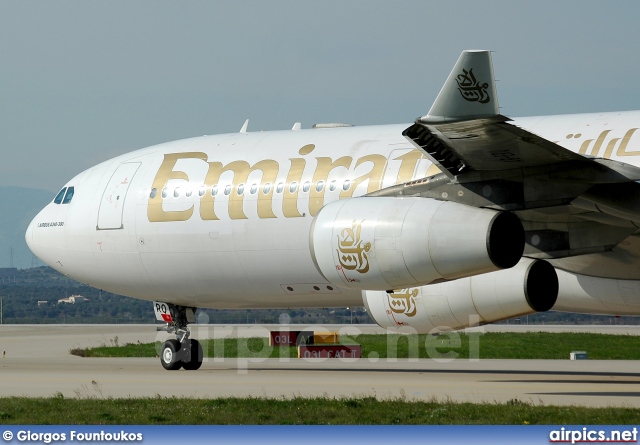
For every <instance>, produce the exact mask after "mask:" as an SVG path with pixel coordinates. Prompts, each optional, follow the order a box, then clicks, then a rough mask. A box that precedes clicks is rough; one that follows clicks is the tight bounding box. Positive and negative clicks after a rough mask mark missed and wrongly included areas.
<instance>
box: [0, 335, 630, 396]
mask: <svg viewBox="0 0 640 445" xmlns="http://www.w3.org/2000/svg"><path fill="white" fill-rule="evenodd" d="M266 328H270V327H266ZM266 328H265V327H252V326H232V327H230V326H216V325H208V326H200V327H198V329H197V330H196V332H195V335H194V337H195V338H206V337H233V336H240V337H243V336H244V337H249V336H255V335H260V334H261V333H262V334H264V332H267V331H268V329H266ZM292 328H295V327H293V326H292ZM323 328H324V329H325V330H340V329H342V332H343V333H346V334H349V333H351V335H353V333H357V332H364V333H369V332H380V331H381V330H380V329H379V328H377V327H375V326H368V325H367V326H363V325H353V326H351V325H349V326H324V327H323ZM154 329H155V327H154V326H153V325H3V326H0V353H4V356H3V357H0V397H6V396H27V397H49V396H52V395H55V394H57V393H61V394H63V395H64V396H65V397H81V398H88V397H96V398H101V397H155V396H176V397H197V398H209V397H229V396H236V397H243V396H253V397H278V398H281V397H287V398H289V397H296V396H302V397H307V396H310V397H312V396H323V395H325V396H328V397H351V396H375V397H378V398H380V399H386V398H398V397H402V398H406V399H407V400H412V399H416V400H432V399H437V400H454V401H460V402H463V401H465V402H466V401H468V402H507V401H509V400H514V399H518V400H520V401H528V402H532V403H535V404H545V405H584V406H627V407H640V361H605V360H576V361H571V360H568V359H567V360H484V359H483V360H477V361H473V360H451V361H447V360H433V359H397V360H386V359H384V360H383V359H376V358H374V357H365V358H362V359H358V360H353V359H351V360H347V359H326V360H325V359H260V358H253V359H228V358H227V359H205V362H204V363H203V365H202V368H201V369H200V370H198V371H184V370H181V371H177V372H169V371H165V370H164V369H163V368H162V367H161V365H160V363H159V359H158V358H81V357H77V356H73V355H71V354H69V350H70V349H71V348H75V347H81V348H84V347H88V346H98V345H100V344H107V345H108V344H114V343H116V342H118V343H119V344H124V343H136V342H138V341H140V342H142V343H146V342H151V341H154V340H156V339H157V340H164V339H166V338H167V336H168V335H167V334H166V333H164V332H159V333H158V332H155V330H154ZM354 329H355V330H354ZM484 329H485V331H492V330H507V331H513V330H514V328H513V327H505V326H504V325H502V326H490V327H485V328H484ZM517 329H519V330H525V329H527V330H552V331H558V330H559V331H563V332H566V331H571V330H573V331H584V330H587V329H589V328H585V327H558V326H553V327H551V326H550V327H546V326H528V327H523V326H518V327H517ZM594 331H595V332H605V333H624V334H627V335H630V336H638V335H640V327H635V326H612V327H591V328H590V329H589V332H594ZM116 336H117V340H116ZM629 340H630V341H638V339H637V338H630V339H629Z"/></svg>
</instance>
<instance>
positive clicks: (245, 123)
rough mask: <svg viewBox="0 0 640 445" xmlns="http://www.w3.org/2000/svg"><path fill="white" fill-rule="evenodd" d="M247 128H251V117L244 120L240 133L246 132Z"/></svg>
mask: <svg viewBox="0 0 640 445" xmlns="http://www.w3.org/2000/svg"><path fill="white" fill-rule="evenodd" d="M247 128H249V119H247V120H246V121H244V124H243V125H242V128H241V129H240V133H246V132H247Z"/></svg>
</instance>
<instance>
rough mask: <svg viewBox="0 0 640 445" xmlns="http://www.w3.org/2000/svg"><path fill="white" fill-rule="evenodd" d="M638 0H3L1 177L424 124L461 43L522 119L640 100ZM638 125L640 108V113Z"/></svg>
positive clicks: (18, 181)
mask: <svg viewBox="0 0 640 445" xmlns="http://www.w3.org/2000/svg"><path fill="white" fill-rule="evenodd" d="M639 18H640V2H638V1H637V0H629V1H611V2H603V1H586V0H580V1H557V0H554V1H541V0H535V1H529V2H520V1H518V2H516V1H486V0H483V1H473V2H471V1H469V2H461V1H446V2H445V1H441V0H440V1H433V2H431V1H425V0H420V1H396V2H391V1H374V0H366V1H326V0H323V1H315V2H304V1H277V2H267V1H255V2H247V1H237V0H236V1H233V2H224V3H223V2H215V1H188V2H187V1H182V2H176V1H158V0H153V1H147V0H136V1H109V2H106V1H90V2H89V1H85V0H82V1H47V2H44V1H40V2H35V1H24V0H20V1H18V0H16V1H4V0H0V67H1V70H0V150H1V153H2V155H3V156H2V162H1V163H0V186H20V187H30V188H41V189H47V190H49V191H51V192H54V191H57V190H58V189H59V188H60V187H61V186H62V185H63V184H64V183H65V182H66V181H67V180H68V179H70V178H71V177H72V176H74V175H75V174H77V173H79V172H80V171H82V170H84V169H85V168H88V167H90V166H92V165H94V164H96V163H98V162H101V161H103V160H106V159H108V158H110V157H113V156H116V155H119V154H122V153H125V152H127V151H131V150H134V149H137V148H142V147H145V146H149V145H153V144H156V143H160V142H165V141H169V140H174V139H181V138H185V137H190V136H198V135H202V134H215V133H225V132H235V131H238V130H239V129H240V127H241V126H242V123H243V122H244V120H245V119H246V118H250V125H249V130H250V131H251V130H254V131H259V130H276V129H286V128H290V127H291V126H292V125H293V123H294V122H296V121H300V122H302V124H303V128H309V127H310V126H311V125H312V124H314V123H316V122H350V123H353V124H359V125H364V124H383V123H400V122H411V121H413V119H415V118H416V117H417V116H419V115H422V114H425V113H426V112H427V111H428V109H429V107H430V106H431V103H432V102H433V100H434V99H435V97H436V95H437V93H438V91H439V90H440V87H441V86H442V84H443V82H444V80H445V79H446V77H447V75H448V74H449V72H450V71H451V69H452V67H453V64H454V63H455V61H456V60H457V58H458V56H459V54H460V52H461V51H462V50H464V49H489V50H492V51H495V53H494V55H493V62H494V68H495V73H496V77H497V79H498V80H499V82H498V93H499V99H500V105H501V107H502V113H503V114H506V115H508V116H525V115H535V114H558V113H582V112H595V111H616V110H631V109H637V108H640V86H639V84H638V77H639V76H638V74H639V73H640V51H639V46H640V26H639V25H638V20H639ZM639 124H640V123H639Z"/></svg>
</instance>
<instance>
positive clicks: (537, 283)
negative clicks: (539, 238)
mask: <svg viewBox="0 0 640 445" xmlns="http://www.w3.org/2000/svg"><path fill="white" fill-rule="evenodd" d="M362 294H363V299H364V304H365V306H366V308H367V311H368V312H369V315H370V316H371V317H372V318H373V319H374V320H375V321H376V323H378V324H379V325H380V326H381V327H383V328H386V329H391V330H397V331H399V332H407V333H414V332H417V333H430V332H438V331H448V330H456V329H463V328H466V327H469V326H475V325H479V324H480V325H482V324H487V323H493V322H496V321H500V320H505V319H508V318H512V317H517V316H521V315H527V314H532V313H535V312H545V311H548V310H549V309H551V308H552V307H553V305H554V304H555V302H556V299H557V297H558V276H557V275H556V271H555V269H554V268H553V266H552V265H551V264H549V263H547V262H546V261H544V260H532V259H529V258H522V260H521V261H520V262H519V263H518V265H517V266H516V267H514V268H512V269H509V270H501V271H498V272H491V273H488V274H484V275H478V276H474V277H468V278H461V279H459V280H455V281H448V282H444V283H438V284H432V285H428V286H422V287H413V288H411V287H410V288H406V289H400V290H395V291H393V292H380V291H364V292H363V293H362Z"/></svg>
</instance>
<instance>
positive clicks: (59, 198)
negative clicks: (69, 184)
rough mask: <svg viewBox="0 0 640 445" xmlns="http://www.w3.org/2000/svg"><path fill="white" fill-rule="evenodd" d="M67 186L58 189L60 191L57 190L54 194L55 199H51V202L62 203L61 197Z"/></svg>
mask: <svg viewBox="0 0 640 445" xmlns="http://www.w3.org/2000/svg"><path fill="white" fill-rule="evenodd" d="M66 191H67V188H66V187H64V188H63V189H62V190H60V192H58V194H57V195H56V197H55V199H54V200H53V202H55V203H56V204H61V203H62V198H64V194H65V193H66Z"/></svg>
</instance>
